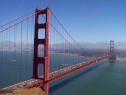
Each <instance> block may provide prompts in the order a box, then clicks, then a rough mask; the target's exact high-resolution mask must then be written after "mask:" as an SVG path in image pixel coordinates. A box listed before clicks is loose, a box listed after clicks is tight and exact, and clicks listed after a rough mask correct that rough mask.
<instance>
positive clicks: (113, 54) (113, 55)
mask: <svg viewBox="0 0 126 95" xmlns="http://www.w3.org/2000/svg"><path fill="white" fill-rule="evenodd" d="M110 55H111V57H110V58H109V62H110V63H114V62H115V61H116V54H115V50H114V40H110Z"/></svg>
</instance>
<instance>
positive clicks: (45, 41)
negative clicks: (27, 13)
mask: <svg viewBox="0 0 126 95" xmlns="http://www.w3.org/2000/svg"><path fill="white" fill-rule="evenodd" d="M43 14H44V15H46V17H45V18H44V19H45V23H39V16H42V15H43ZM39 29H44V32H45V33H44V34H45V35H44V38H39ZM42 32H43V31H42ZM39 45H43V46H44V57H39V48H38V47H39ZM39 64H43V72H44V74H43V81H44V91H45V92H46V94H47V95H48V94H49V93H48V91H49V83H48V81H49V8H46V9H43V10H39V9H36V14H35V32H34V57H33V78H39V76H38V73H39V70H38V65H39Z"/></svg>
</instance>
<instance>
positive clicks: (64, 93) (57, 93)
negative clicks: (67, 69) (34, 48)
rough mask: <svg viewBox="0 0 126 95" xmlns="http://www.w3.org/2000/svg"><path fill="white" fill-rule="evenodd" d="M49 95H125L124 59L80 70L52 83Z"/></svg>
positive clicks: (125, 63)
mask: <svg viewBox="0 0 126 95" xmlns="http://www.w3.org/2000/svg"><path fill="white" fill-rule="evenodd" d="M50 95H126V59H118V60H117V62H116V63H109V62H108V60H104V61H101V62H98V63H96V64H93V65H91V66H89V67H86V68H84V69H81V70H80V71H78V72H75V73H73V74H72V75H69V76H67V77H65V78H64V79H60V80H59V81H56V82H54V83H52V84H51V87H50Z"/></svg>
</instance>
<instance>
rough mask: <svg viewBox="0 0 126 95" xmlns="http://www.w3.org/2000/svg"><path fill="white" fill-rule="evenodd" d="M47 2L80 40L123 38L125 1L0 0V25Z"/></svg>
mask: <svg viewBox="0 0 126 95" xmlns="http://www.w3.org/2000/svg"><path fill="white" fill-rule="evenodd" d="M47 5H48V6H49V7H50V8H51V9H52V11H53V12H54V13H55V15H56V16H57V17H58V18H59V19H60V21H61V22H62V23H63V24H64V26H65V27H66V29H67V30H68V31H69V33H70V34H71V35H72V36H73V37H74V38H75V39H76V40H77V41H79V42H100V41H109V40H111V39H112V40H115V41H126V0H0V12H1V13H0V24H4V23H5V22H7V21H9V20H12V19H14V18H16V17H19V16H20V15H22V14H24V13H26V12H28V11H30V10H32V9H34V8H41V9H42V8H44V7H46V6H47Z"/></svg>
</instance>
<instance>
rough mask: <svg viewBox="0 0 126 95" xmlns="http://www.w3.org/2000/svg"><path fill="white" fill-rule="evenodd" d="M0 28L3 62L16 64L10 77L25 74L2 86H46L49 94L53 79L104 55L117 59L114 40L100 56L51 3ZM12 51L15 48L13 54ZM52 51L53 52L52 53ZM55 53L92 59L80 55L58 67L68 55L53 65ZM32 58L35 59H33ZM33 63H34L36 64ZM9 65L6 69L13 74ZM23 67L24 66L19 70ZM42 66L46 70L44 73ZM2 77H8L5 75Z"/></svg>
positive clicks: (3, 88)
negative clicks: (86, 46) (70, 28)
mask: <svg viewBox="0 0 126 95" xmlns="http://www.w3.org/2000/svg"><path fill="white" fill-rule="evenodd" d="M0 29H1V30H0V36H1V37H0V42H1V47H0V51H1V55H0V58H1V61H0V63H1V64H5V61H7V60H8V58H10V59H11V60H9V61H12V62H11V63H13V64H11V66H13V75H11V76H10V77H14V79H16V78H17V77H19V78H20V79H21V78H22V76H25V78H24V79H22V80H19V81H18V82H12V83H11V82H10V83H8V85H5V86H4V87H2V88H1V89H0V90H13V89H15V88H32V87H42V88H43V90H44V91H45V92H46V94H47V95H49V83H51V82H54V81H56V80H58V79H60V78H63V77H65V76H67V75H69V74H71V73H73V72H75V71H78V70H80V69H82V68H84V67H87V66H89V65H91V64H94V63H97V62H99V61H102V60H104V59H107V58H109V60H110V63H113V62H114V61H115V59H116V55H115V52H114V41H113V40H111V41H110V52H107V53H105V54H104V55H100V56H94V55H92V54H90V53H88V51H87V50H85V49H84V48H83V47H82V46H81V44H79V43H78V42H77V41H76V40H75V39H74V38H73V37H72V36H71V35H70V33H69V32H68V31H67V29H66V28H65V27H64V25H63V24H62V23H61V22H60V21H59V19H58V18H57V17H56V16H55V15H54V13H53V12H52V11H51V10H50V9H49V8H48V7H47V8H45V9H42V10H39V9H35V10H31V11H30V12H28V13H26V14H24V15H22V16H20V17H18V18H16V19H14V20H12V21H10V22H8V23H6V24H4V25H2V26H0ZM8 52H11V53H12V52H13V55H10V54H9V53H8ZM51 54H53V55H52V56H50V55H51ZM55 54H62V55H65V56H84V57H86V58H87V59H88V60H85V61H84V60H82V61H80V60H79V59H78V58H74V57H73V59H72V60H73V61H74V62H73V63H74V64H71V63H69V64H68V65H66V66H65V67H62V68H58V67H59V66H60V62H61V63H64V64H67V63H66V62H65V61H64V60H65V59H64V56H62V57H60V58H59V59H58V60H60V61H58V63H59V64H57V67H56V68H55V69H54V67H53V65H55V63H56V59H55ZM18 57H19V59H18ZM30 58H31V59H30ZM29 60H33V61H30V62H29ZM29 63H30V64H33V65H32V68H31V67H30V66H29ZM17 64H18V65H17ZM6 66H7V65H6ZM6 66H5V68H3V69H4V70H5V71H6V72H8V74H9V71H8V70H7V69H6ZM40 66H41V67H40ZM19 67H20V68H19ZM23 67H24V68H23ZM19 69H21V70H20V71H18V70H19ZM28 69H30V70H31V71H32V72H33V73H32V75H29V74H28V73H29V72H28ZM40 70H42V73H40ZM17 72H19V73H17ZM23 72H24V73H23ZM5 76H9V75H5ZM1 77H2V78H3V80H4V76H1ZM6 82H8V81H6ZM0 84H1V83H0Z"/></svg>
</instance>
